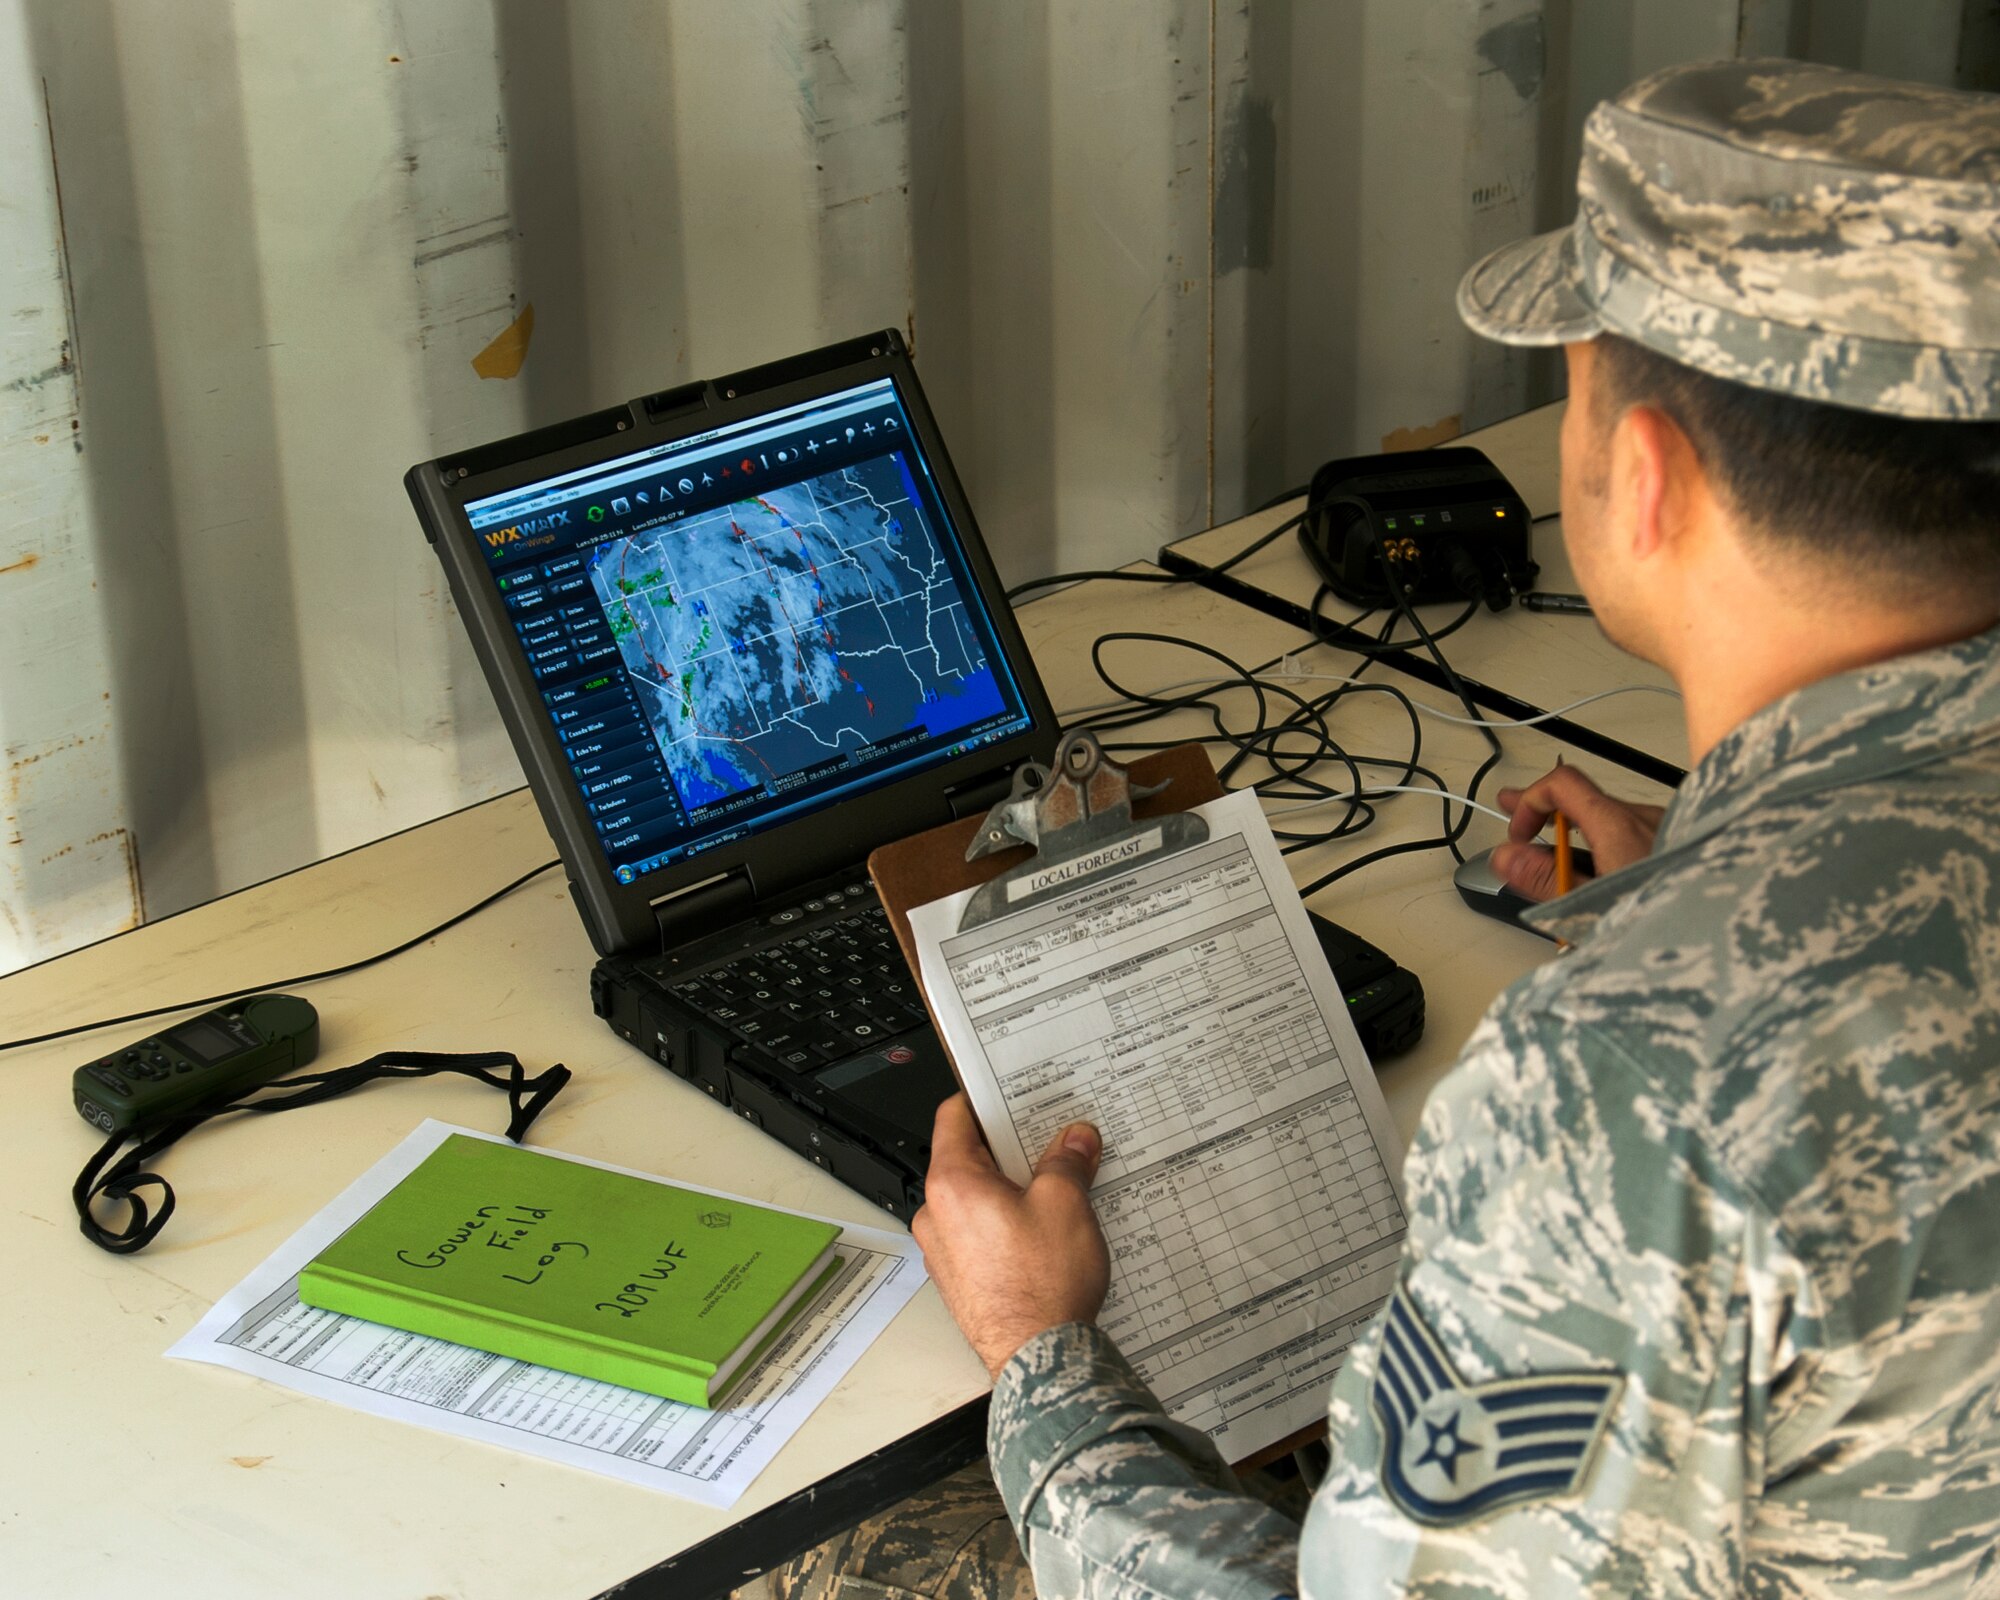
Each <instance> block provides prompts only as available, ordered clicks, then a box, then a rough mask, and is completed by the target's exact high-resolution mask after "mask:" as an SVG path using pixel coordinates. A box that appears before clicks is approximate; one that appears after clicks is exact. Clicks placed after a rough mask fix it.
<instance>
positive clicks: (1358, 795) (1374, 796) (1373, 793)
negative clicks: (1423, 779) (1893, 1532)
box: [1264, 783, 1514, 822]
mask: <svg viewBox="0 0 2000 1600" xmlns="http://www.w3.org/2000/svg"><path fill="white" fill-rule="evenodd" d="M1385 794H1427V795H1429V796H1430V797H1431V798H1432V799H1433V800H1449V801H1451V803H1452V804H1453V805H1460V806H1470V807H1472V809H1473V810H1474V811H1483V812H1485V813H1486V814H1487V815H1488V816H1489V817H1496V818H1498V819H1499V820H1500V821H1502V822H1512V821H1513V820H1514V819H1513V818H1512V817H1510V816H1508V815H1507V813H1506V812H1504V811H1495V810H1494V809H1493V807H1491V806H1489V805H1486V804H1485V803H1484V802H1482V801H1478V800H1469V799H1467V798H1466V797H1465V796H1464V795H1462V794H1453V793H1452V792H1451V791H1450V790H1449V789H1433V788H1430V787H1429V786H1427V785H1425V784H1421V783H1381V784H1377V785H1376V786H1375V787H1374V788H1372V789H1357V790H1354V791H1352V792H1351V793H1346V794H1329V795H1324V796H1322V797H1321V798H1320V799H1318V800H1302V801H1300V802H1299V803H1298V804H1297V805H1294V806H1279V807H1278V808H1277V809H1276V810H1275V811H1266V812H1265V813H1264V815H1265V816H1266V817H1288V816H1290V815H1291V814H1292V813H1293V812H1294V811H1311V810H1313V809H1315V808H1316V807H1318V806H1330V805H1336V804H1338V803H1340V802H1342V801H1348V800H1378V799H1380V798H1381V797H1382V796H1383V795H1385Z"/></svg>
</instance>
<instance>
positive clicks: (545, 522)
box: [484, 507, 595, 550]
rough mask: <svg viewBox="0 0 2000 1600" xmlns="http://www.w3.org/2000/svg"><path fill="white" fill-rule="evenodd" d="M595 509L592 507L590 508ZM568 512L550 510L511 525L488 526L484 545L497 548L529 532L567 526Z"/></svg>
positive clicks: (546, 530)
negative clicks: (540, 515) (539, 515)
mask: <svg viewBox="0 0 2000 1600" xmlns="http://www.w3.org/2000/svg"><path fill="white" fill-rule="evenodd" d="M592 509H593V510H594V509H595V508H594V507H593V508H592ZM568 526H569V513H568V512H567V511H551V512H550V513H549V514H548V515H547V516H546V517H530V518H529V519H528V520H527V521H526V522H517V523H515V524H514V525H513V526H512V527H507V528H489V529H487V530H486V533H485V536H484V537H485V539H486V547H487V548H488V549H489V550H497V549H499V548H500V546H502V545H503V544H513V543H515V542H517V541H518V540H520V539H522V538H524V537H525V536H527V535H528V534H531V533H547V532H548V531H549V530H550V529H551V528H567V527H568Z"/></svg>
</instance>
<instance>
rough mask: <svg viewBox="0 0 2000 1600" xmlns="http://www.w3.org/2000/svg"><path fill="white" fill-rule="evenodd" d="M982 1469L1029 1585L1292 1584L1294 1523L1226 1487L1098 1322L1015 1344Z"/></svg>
mask: <svg viewBox="0 0 2000 1600" xmlns="http://www.w3.org/2000/svg"><path fill="white" fill-rule="evenodd" d="M986 1444H987V1449H988V1451H989V1452H990V1454H991V1456H992V1459H993V1477H994V1481H995V1482H996V1483H998V1484H999V1486H1000V1493H1001V1497H1002V1498H1003V1499H1004V1500H1005V1501H1006V1503H1007V1511H1008V1515H1009V1516H1011V1517H1012V1518H1013V1520H1014V1530H1015V1532H1016V1533H1017V1534H1019V1536H1020V1540H1021V1548H1022V1549H1023V1550H1024V1551H1025V1552H1026V1553H1027V1557H1028V1561H1029V1563H1030V1565H1031V1566H1032V1567H1033V1568H1034V1573H1035V1589H1036V1592H1037V1593H1038V1594H1042V1595H1047V1596H1052V1597H1053V1596H1058V1595H1060V1596H1063V1597H1065V1600H1069V1597H1072V1596H1073V1597H1076V1600H1163V1597H1171V1600H1180V1597H1182V1596H1201V1597H1203V1600H1270V1597H1272V1596H1274V1595H1290V1594H1292V1593H1293V1592H1294V1588H1293V1582H1294V1574H1295V1573H1296V1572H1297V1570H1298V1532H1299V1530H1298V1527H1297V1525H1296V1524H1294V1523H1292V1522H1289V1521H1287V1520H1286V1519H1285V1518H1284V1517H1283V1516H1281V1515H1280V1514H1279V1513H1278V1512H1276V1511H1273V1510H1272V1509H1271V1508H1270V1507H1268V1506H1266V1505H1264V1504H1263V1502H1261V1501H1259V1500H1257V1499H1256V1498H1254V1497H1253V1496H1251V1495H1248V1494H1246V1493H1244V1492H1243V1491H1242V1490H1241V1489H1240V1488H1238V1486H1237V1483H1236V1479H1235V1477H1234V1476H1233V1475H1232V1474H1231V1473H1230V1471H1229V1468H1228V1467H1227V1466H1225V1465H1224V1464H1223V1462H1222V1460H1221V1458H1220V1457H1219V1456H1217V1454H1216V1452H1215V1446H1214V1445H1213V1444H1211V1443H1210V1442H1209V1440H1208V1438H1207V1436H1206V1435H1204V1434H1201V1433H1198V1432H1196V1431H1195V1430H1194V1429H1192V1428H1187V1427H1183V1426H1181V1425H1180V1424H1179V1423H1177V1422H1174V1421H1172V1420H1171V1419H1170V1418H1169V1417H1168V1416H1167V1415H1166V1414H1165V1412H1164V1411H1162V1410H1161V1408H1160V1402H1159V1401H1158V1400H1156V1399H1155V1398H1154V1397H1153V1395H1152V1393H1151V1391H1150V1390H1148V1389H1147V1387H1146V1385H1145V1384H1144V1383H1143V1382H1142V1381H1141V1380H1140V1378H1139V1376H1138V1374H1137V1373H1135V1372H1134V1371H1133V1370H1132V1368H1131V1367H1130V1366H1129V1365H1127V1364H1126V1361H1125V1358H1124V1357H1123V1356H1121V1355H1120V1354H1119V1353H1118V1349H1117V1347H1116V1346H1115V1345H1113V1344H1112V1342H1111V1341H1110V1340H1109V1339H1108V1338H1106V1337H1105V1336H1104V1335H1103V1334H1102V1333H1100V1332H1099V1331H1098V1330H1097V1329H1095V1328H1092V1327H1088V1326H1086V1325H1085V1324H1083V1323H1080V1322H1073V1323H1069V1324H1067V1325H1065V1326H1063V1327H1060V1328H1054V1329H1051V1330H1050V1331H1049V1332H1047V1333H1044V1334H1042V1335H1040V1336H1039V1337H1038V1338H1035V1339H1033V1340H1031V1341H1030V1342H1029V1343H1028V1344H1027V1345H1025V1346H1024V1347H1023V1348H1022V1349H1021V1350H1020V1351H1019V1352H1018V1353H1017V1354H1016V1355H1015V1356H1014V1359H1013V1360H1012V1361H1010V1362H1009V1363H1008V1364H1007V1366H1006V1368H1005V1369H1004V1370H1003V1371H1002V1372H1001V1374H1000V1380H999V1382H998V1383H997V1384H995V1385H994V1389H993V1410H992V1414H991V1417H990V1419H989V1421H988V1423H987V1428H986Z"/></svg>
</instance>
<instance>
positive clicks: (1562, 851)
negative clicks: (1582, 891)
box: [1550, 811, 1576, 895]
mask: <svg viewBox="0 0 2000 1600" xmlns="http://www.w3.org/2000/svg"><path fill="white" fill-rule="evenodd" d="M1550 820H1551V821H1553V822H1554V823H1555V829H1556V893H1557V894H1558V895H1565V894H1568V893H1569V892H1570V890H1571V889H1573V888H1575V887H1576V864H1575V863H1574V862H1573V861H1572V860H1571V859H1570V853H1569V818H1568V817H1566V816H1564V815H1563V814H1562V812H1560V811H1558V812H1556V814H1555V816H1554V817H1553V818H1551V819H1550Z"/></svg>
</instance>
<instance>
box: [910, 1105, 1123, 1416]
mask: <svg viewBox="0 0 2000 1600" xmlns="http://www.w3.org/2000/svg"><path fill="white" fill-rule="evenodd" d="M1102 1154H1103V1143H1102V1141H1101V1140H1100V1139H1099V1138H1098V1135H1097V1130H1096V1129H1095V1128H1093V1127H1091V1125H1090V1124H1089V1123H1087V1122H1075V1123H1071V1124H1070V1126H1068V1127H1067V1128H1065V1129H1063V1130H1062V1132H1060V1133H1058V1134H1057V1135H1056V1136H1055V1139H1054V1141H1053V1142H1051V1144H1050V1145H1049V1148H1048V1150H1047V1151H1046V1152H1045V1153H1044V1154H1043V1156H1042V1159H1041V1160H1040V1161H1039V1162H1037V1163H1036V1164H1035V1176H1034V1181H1033V1182H1031V1183H1030V1184H1029V1185H1028V1187H1027V1188H1025V1189H1023V1188H1021V1187H1019V1186H1018V1185H1016V1184H1014V1183H1011V1182H1010V1181H1008V1179H1007V1178H1006V1176H1005V1175H1004V1174H1003V1173H1002V1172H1001V1171H1000V1169H999V1168H998V1167H997V1166H995V1165H994V1164H993V1156H992V1153H991V1152H990V1151H989V1150H988V1149H987V1148H986V1144H985V1141H984V1140H982V1139H981V1138H980V1137H979V1128H978V1125H977V1124H976V1123H975V1122H974V1121H973V1119H972V1107H971V1106H970V1105H969V1104H968V1103H967V1102H966V1098H965V1096H964V1095H962V1094H955V1095H953V1096H952V1097H951V1098H950V1099H949V1100H947V1101H945V1103H944V1104H943V1105H941V1106H939V1107H938V1114H937V1126H936V1128H935V1129H934V1131H933V1132H932V1134H931V1165H930V1171H929V1172H928V1173H927V1174H926V1175H925V1177H924V1207H923V1209H922V1210H921V1211H919V1212H918V1213H917V1215H916V1219H915V1221H913V1222H912V1223H911V1224H910V1231H911V1232H912V1233H914V1234H915V1235H916V1236H917V1243H918V1244H920V1245H922V1246H923V1251H924V1265H925V1266H926V1267H928V1268H929V1269H930V1275H931V1279H932V1281H933V1282H934V1283H936V1284H937V1286H938V1292H939V1293H940V1294H942V1295H943V1296H944V1303H945V1306H946V1309H948V1310H949V1311H950V1312H951V1315H952V1320H953V1321H954V1322H956V1323H957V1324H958V1325H959V1328H960V1329H961V1330H962V1331H963V1332H964V1334H965V1337H966V1338H967V1340H969V1341H970V1342H971V1345H972V1348H973V1350H974V1351H975V1352H977V1354H978V1356H979V1359H980V1360H982V1361H984V1362H985V1363H986V1369H987V1371H989V1372H991V1373H992V1374H993V1375H994V1376H995V1377H996V1378H997V1377H998V1376H999V1375H1000V1369H1001V1368H1002V1367H1004V1366H1005V1365H1006V1364H1007V1360H1008V1358H1009V1357H1010V1356H1012V1355H1013V1354H1014V1352H1015V1351H1016V1350H1018V1349H1020V1348H1021V1346H1022V1345H1024V1344H1026V1343H1027V1342H1028V1341H1029V1340H1030V1339H1032V1338H1034V1336H1035V1335H1036V1334H1038V1333H1041V1332H1043V1331H1045V1330H1047V1329H1049V1328H1055V1327H1060V1326H1061V1325H1062V1324H1063V1323H1065V1322H1088V1321H1090V1320H1091V1319H1092V1318H1093V1317H1095V1316H1096V1315H1097V1313H1098V1311H1099V1309H1100V1308H1101V1307H1102V1306H1103V1304H1104V1294H1105V1290H1106V1289H1107V1288H1108V1287H1109V1286H1110V1282H1111V1254H1110V1252H1109V1250H1107V1249H1106V1248H1105V1244H1104V1230H1103V1229H1102V1228H1100V1227H1099V1226H1098V1224H1097V1215H1096V1213H1095V1212H1093V1211H1092V1210H1091V1209H1090V1183H1091V1179H1093V1178H1094V1177H1096V1176H1097V1162H1098V1158H1099V1157H1100V1156H1101V1155H1102Z"/></svg>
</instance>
